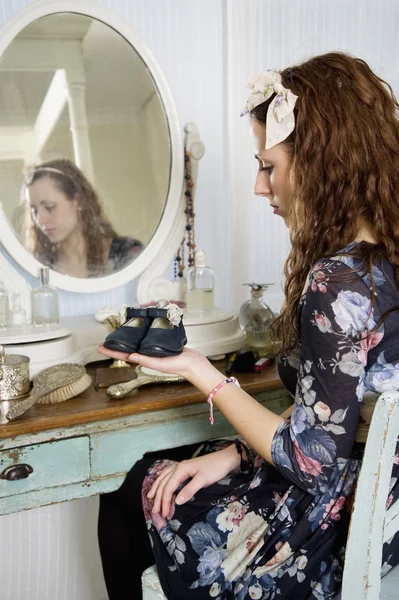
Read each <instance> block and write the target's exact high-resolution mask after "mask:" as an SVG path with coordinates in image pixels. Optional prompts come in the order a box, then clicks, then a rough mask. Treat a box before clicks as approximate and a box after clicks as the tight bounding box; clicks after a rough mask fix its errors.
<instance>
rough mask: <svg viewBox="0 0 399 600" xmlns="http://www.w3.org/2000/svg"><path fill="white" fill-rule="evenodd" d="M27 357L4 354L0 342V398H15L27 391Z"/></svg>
mask: <svg viewBox="0 0 399 600" xmlns="http://www.w3.org/2000/svg"><path fill="white" fill-rule="evenodd" d="M29 361H30V359H29V357H28V356H24V355H23V354H5V352H4V347H3V346H2V345H1V344H0V400H16V399H17V398H22V397H23V396H26V394H28V393H29V390H30V377H29Z"/></svg>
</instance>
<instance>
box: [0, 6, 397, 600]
mask: <svg viewBox="0 0 399 600" xmlns="http://www.w3.org/2000/svg"><path fill="white" fill-rule="evenodd" d="M34 1H35V0H0V26H2V24H4V23H6V22H7V21H8V20H10V19H11V18H13V16H14V15H15V14H16V13H17V12H18V11H19V10H22V9H23V8H24V7H25V6H27V5H29V4H31V3H32V2H34ZM97 1H98V3H99V4H102V5H104V6H106V7H107V8H109V9H111V10H114V11H115V12H116V13H118V15H119V16H120V17H122V18H123V19H125V20H126V21H128V22H129V23H130V24H131V25H132V27H133V28H134V29H135V30H136V32H137V33H138V34H139V35H141V37H142V38H143V39H144V40H145V42H146V43H147V44H148V46H149V47H150V48H151V50H152V52H153V54H154V56H155V58H156V59H157V60H158V62H159V64H160V66H161V68H162V69H163V71H164V73H165V75H166V77H167V79H168V81H169V84H170V87H171V89H172V93H173V95H174V98H175V101H176V104H177V107H178V110H179V114H180V119H181V123H182V125H183V124H184V123H186V122H188V121H194V122H195V123H196V124H197V126H198V128H199V131H200V133H201V136H202V138H203V140H204V142H205V146H206V154H205V156H204V158H203V159H202V160H201V162H200V169H199V182H198V190H197V197H196V213H197V217H196V238H197V245H198V247H200V246H201V247H204V248H205V249H206V250H207V253H208V257H209V264H211V265H212V266H213V268H214V270H215V273H216V283H217V293H216V301H217V303H218V305H219V306H224V307H233V306H239V305H240V304H241V303H242V302H243V301H244V300H245V299H246V298H247V295H248V292H247V290H246V289H245V288H243V287H242V286H241V284H242V283H245V282H249V281H252V280H257V281H262V282H273V283H274V286H273V288H271V290H270V292H269V294H268V297H269V298H270V304H271V305H272V307H273V308H274V309H275V310H278V308H279V306H280V303H281V299H282V296H281V270H282V265H283V261H284V256H285V254H286V252H287V250H288V241H287V233H286V230H285V228H284V225H283V224H282V222H281V221H280V220H278V219H277V218H276V217H274V216H273V215H272V214H271V212H270V209H269V207H268V203H267V202H265V201H264V200H262V199H258V198H254V196H253V194H252V187H253V178H254V176H255V170H256V165H255V161H254V159H253V157H252V151H251V148H250V146H249V136H248V133H247V122H246V119H245V118H244V119H240V118H239V114H240V111H241V109H242V107H243V105H244V104H245V101H246V97H247V92H246V87H245V86H246V82H247V80H248V79H249V77H250V76H251V75H252V74H253V73H255V72H258V71H260V70H263V69H265V68H279V67H283V66H286V65H287V64H291V63H295V62H297V61H299V60H302V59H303V58H306V57H307V56H309V55H312V54H315V53H321V52H326V51H329V50H347V51H349V52H351V53H353V54H357V55H359V56H361V57H362V58H364V59H365V60H367V61H368V62H369V63H370V65H371V66H372V67H373V68H374V69H375V70H376V71H377V73H378V74H379V75H381V76H382V77H384V78H385V79H387V80H388V81H389V82H390V83H391V84H392V86H393V88H394V90H396V91H397V92H399V68H398V67H399V64H398V63H399V58H398V57H399V38H398V36H397V34H396V31H397V29H398V24H399V7H398V3H397V0H380V1H379V2H378V3H376V2H375V0H335V2H331V1H330V0H280V1H279V2H278V3H276V2H275V1H274V0H251V2H248V0H97ZM77 4H78V2H77ZM0 35H1V31H0ZM132 294H133V289H132V285H128V286H124V287H123V288H120V289H119V290H115V291H113V292H108V293H104V294H93V295H89V296H86V295H80V294H72V293H64V292H63V293H61V310H62V313H63V314H64V315H71V314H84V313H91V312H93V311H94V310H95V309H96V308H98V306H102V305H104V304H112V305H118V304H122V303H123V302H125V301H131V296H132ZM97 511H98V501H97V499H96V498H91V499H88V500H80V501H74V502H69V503H65V504H59V505H55V506H49V507H44V508H41V509H38V510H32V511H28V512H25V513H20V514H16V515H9V516H4V517H0V599H1V600H61V599H62V600H64V599H65V600H106V598H107V595H106V591H105V587H104V582H103V578H102V573H101V566H100V559H99V554H98V549H97V537H96V536H97V534H96V519H97Z"/></svg>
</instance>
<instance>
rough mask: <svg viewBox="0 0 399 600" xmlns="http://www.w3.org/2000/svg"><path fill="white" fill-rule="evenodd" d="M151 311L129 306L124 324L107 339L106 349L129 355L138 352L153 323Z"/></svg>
mask: <svg viewBox="0 0 399 600" xmlns="http://www.w3.org/2000/svg"><path fill="white" fill-rule="evenodd" d="M149 310H150V309H148V308H135V307H130V306H128V307H127V308H126V314H125V320H124V323H122V325H121V326H120V327H118V329H115V331H112V332H111V333H110V334H109V335H107V337H106V338H105V341H104V346H105V348H108V349H109V350H116V351H117V352H127V353H129V354H131V353H132V352H137V350H138V348H139V346H140V343H141V341H142V340H143V339H144V337H145V336H146V334H147V331H148V328H149V327H150V325H151V322H152V319H151V318H150V317H149V315H148V311H149Z"/></svg>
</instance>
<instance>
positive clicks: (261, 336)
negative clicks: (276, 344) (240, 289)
mask: <svg viewBox="0 0 399 600" xmlns="http://www.w3.org/2000/svg"><path fill="white" fill-rule="evenodd" d="M243 285H248V286H249V287H250V288H251V299H250V300H247V302H244V304H243V305H242V306H241V308H240V310H239V313H238V319H239V321H240V325H241V327H242V328H243V329H244V331H245V335H246V338H247V347H248V349H249V350H254V351H256V352H258V354H259V356H265V355H266V354H272V353H273V342H272V339H271V336H270V326H271V324H272V322H273V320H274V314H273V311H272V310H271V308H269V307H268V306H267V304H265V302H264V301H263V292H264V290H267V288H268V287H270V285H272V284H271V283H243Z"/></svg>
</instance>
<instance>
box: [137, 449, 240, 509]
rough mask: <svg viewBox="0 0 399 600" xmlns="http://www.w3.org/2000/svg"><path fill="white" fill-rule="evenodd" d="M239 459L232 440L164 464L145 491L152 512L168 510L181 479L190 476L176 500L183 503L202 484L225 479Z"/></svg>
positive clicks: (237, 464)
mask: <svg viewBox="0 0 399 600" xmlns="http://www.w3.org/2000/svg"><path fill="white" fill-rule="evenodd" d="M240 460H241V459H240V455H239V454H238V452H237V449H236V447H235V444H231V445H230V446H227V447H226V448H223V450H218V451H217V452H212V453H210V454H204V455H203V456H198V457H196V458H191V459H189V460H183V461H182V462H180V463H176V464H174V465H170V466H168V467H165V469H163V470H162V471H161V472H160V474H159V475H158V477H157V479H156V481H155V482H154V484H153V486H152V487H151V489H150V491H149V492H148V494H147V497H148V498H150V499H152V500H153V508H152V512H153V513H154V514H161V515H162V517H164V518H166V517H167V516H168V515H169V513H170V510H171V506H172V501H173V495H174V493H175V492H176V490H177V489H178V487H179V486H180V484H181V483H183V482H185V481H187V480H188V479H189V481H188V483H187V484H186V485H185V486H184V487H183V488H182V489H181V490H180V492H179V493H178V495H177V497H176V499H175V502H176V504H185V502H187V501H188V500H190V498H192V497H193V496H194V495H195V494H196V492H197V491H198V490H200V489H201V488H203V487H208V486H209V485H212V484H213V483H216V482H217V481H220V480H221V479H224V478H225V477H226V475H228V474H229V473H231V472H232V471H234V470H235V469H237V468H238V467H239V465H240Z"/></svg>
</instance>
